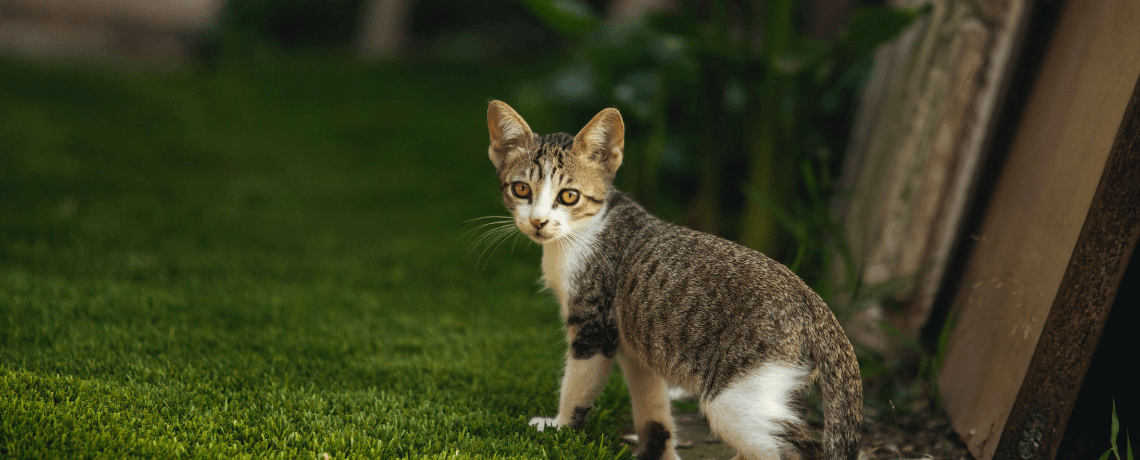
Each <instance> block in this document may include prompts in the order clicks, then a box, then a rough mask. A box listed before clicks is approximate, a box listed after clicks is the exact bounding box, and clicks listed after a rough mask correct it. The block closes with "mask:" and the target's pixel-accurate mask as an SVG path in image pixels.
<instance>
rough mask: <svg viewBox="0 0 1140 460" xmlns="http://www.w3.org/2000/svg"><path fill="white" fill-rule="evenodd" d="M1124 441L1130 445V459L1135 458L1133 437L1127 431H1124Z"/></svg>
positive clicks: (1126, 444)
mask: <svg viewBox="0 0 1140 460" xmlns="http://www.w3.org/2000/svg"><path fill="white" fill-rule="evenodd" d="M1124 442H1125V444H1124V445H1125V446H1127V447H1128V452H1127V454H1128V455H1127V457H1128V460H1133V458H1132V437H1131V436H1129V435H1128V432H1127V431H1125V432H1124Z"/></svg>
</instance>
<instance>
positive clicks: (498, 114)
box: [487, 101, 534, 170]
mask: <svg viewBox="0 0 1140 460" xmlns="http://www.w3.org/2000/svg"><path fill="white" fill-rule="evenodd" d="M487 130H488V131H490V132H491V148H489V149H488V152H487V153H488V154H489V155H490V156H491V162H492V163H494V164H495V170H501V169H503V164H504V163H506V162H507V159H509V158H510V157H511V156H512V155H516V154H518V153H520V152H521V151H523V150H525V149H526V148H527V147H529V146H530V144H531V143H533V142H534V134H533V133H532V132H531V131H530V126H527V124H526V121H524V120H523V119H522V117H521V116H519V114H518V112H515V109H512V108H511V106H509V105H507V104H506V103H505V102H502V101H491V104H490V107H487Z"/></svg>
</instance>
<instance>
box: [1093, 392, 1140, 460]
mask: <svg viewBox="0 0 1140 460" xmlns="http://www.w3.org/2000/svg"><path fill="white" fill-rule="evenodd" d="M1119 434H1120V420H1118V419H1117V418H1116V400H1115V399H1114V400H1112V436H1111V437H1109V438H1108V441H1109V442H1111V443H1112V448H1111V449H1108V450H1106V451H1105V452H1104V455H1101V456H1100V460H1108V456H1109V454H1112V455H1114V456H1116V460H1122V459H1121V458H1120V450H1119V449H1117V448H1116V437H1117V435H1119ZM1124 439H1125V443H1126V445H1127V446H1128V451H1127V455H1125V458H1127V459H1128V460H1133V458H1132V438H1131V437H1129V436H1128V433H1127V432H1126V433H1124Z"/></svg>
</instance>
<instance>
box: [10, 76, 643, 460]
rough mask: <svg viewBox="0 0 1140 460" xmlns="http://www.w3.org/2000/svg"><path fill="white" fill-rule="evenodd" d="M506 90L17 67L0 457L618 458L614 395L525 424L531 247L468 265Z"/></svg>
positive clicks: (543, 310)
mask: <svg viewBox="0 0 1140 460" xmlns="http://www.w3.org/2000/svg"><path fill="white" fill-rule="evenodd" d="M516 71H517V69H509V68H502V69H500V70H497V71H486V70H483V69H480V68H467V67H461V66H454V65H418V66H413V67H410V68H400V67H365V66H359V65H354V64H345V63H338V62H311V61H305V62H298V63H288V64H282V65H280V66H273V67H271V68H262V69H260V70H242V69H221V70H213V71H209V72H205V71H192V70H184V71H178V72H173V73H165V74H118V73H110V72H91V71H80V70H74V69H70V70H69V69H59V68H48V67H44V66H42V65H37V64H28V63H21V62H14V61H0V82H3V84H0V457H5V458H60V457H116V458H118V457H123V456H148V457H159V458H166V457H172V456H175V455H187V456H192V457H211V458H216V457H221V456H224V457H236V458H244V457H258V458H260V457H285V458H316V457H317V456H318V455H320V454H322V453H326V452H327V453H329V454H330V455H332V456H333V457H334V458H340V457H345V456H363V457H383V458H395V457H413V458H420V457H433V456H437V457H440V458H443V457H446V458H451V457H454V456H458V457H460V458H462V457H522V458H542V457H552V458H615V457H620V456H626V457H628V456H629V454H628V453H626V452H624V451H623V450H622V448H621V446H620V444H619V442H618V440H617V435H618V430H619V429H620V427H621V426H622V425H623V424H624V423H627V420H626V417H627V415H626V414H627V411H628V402H627V400H626V396H624V394H623V389H622V387H621V384H620V381H619V380H618V379H615V380H614V381H612V382H611V385H610V387H609V388H608V389H607V392H606V394H605V395H604V396H603V401H602V402H601V403H600V404H599V407H600V409H599V410H597V411H595V414H594V415H592V416H591V417H590V419H589V421H588V423H587V427H586V429H585V430H580V431H562V432H557V433H536V432H534V431H533V429H531V428H530V427H528V426H527V425H526V420H527V418H529V416H531V415H538V414H544V415H550V414H551V412H552V411H554V409H555V407H556V404H557V378H558V374H559V367H560V364H561V356H562V353H563V351H564V345H563V344H562V333H561V331H560V323H559V320H558V317H557V308H556V306H555V304H554V302H553V300H552V299H551V298H550V297H549V295H546V294H538V293H537V290H538V286H537V285H536V284H535V279H536V278H537V277H538V264H537V263H536V262H537V255H538V251H537V249H536V248H533V247H530V246H525V245H520V246H519V247H518V248H515V251H514V252H513V254H512V252H511V251H510V248H509V247H506V246H503V247H500V249H499V250H498V251H497V252H495V253H494V254H493V255H491V256H489V257H484V258H483V260H482V261H481V262H478V263H477V257H475V255H477V254H479V253H480V251H481V250H482V249H479V250H477V251H473V252H472V255H469V256H467V257H464V254H465V253H467V251H468V249H469V244H471V239H470V238H464V239H461V238H460V236H461V235H462V234H463V232H464V231H465V230H466V229H468V228H470V224H466V223H465V222H466V221H467V220H468V219H471V218H474V217H479V216H487V215H495V214H503V211H502V208H501V205H500V204H499V203H498V202H497V196H498V190H497V188H496V186H495V179H494V178H493V172H492V168H491V166H490V163H489V162H488V160H487V157H486V142H487V135H486V131H485V125H484V123H485V110H486V102H487V101H488V100H489V99H490V98H492V97H504V96H503V94H504V93H507V92H508V91H509V86H508V82H509V81H511V78H512V77H513V76H514V74H513V73H512V72H516ZM532 123H533V121H532ZM540 124H541V120H539V125H536V126H535V128H536V129H538V130H544V131H545V130H546V129H547V128H548V127H545V126H541V125H540ZM528 244H529V243H528ZM520 248H525V249H520Z"/></svg>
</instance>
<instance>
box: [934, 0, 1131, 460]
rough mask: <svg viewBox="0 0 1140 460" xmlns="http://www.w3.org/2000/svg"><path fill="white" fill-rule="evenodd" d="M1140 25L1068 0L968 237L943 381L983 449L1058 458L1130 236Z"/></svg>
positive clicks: (1111, 4) (1098, 4) (1089, 1)
mask: <svg viewBox="0 0 1140 460" xmlns="http://www.w3.org/2000/svg"><path fill="white" fill-rule="evenodd" d="M1137 24H1140V2H1137V1H1135V0H1081V1H1069V2H1067V3H1066V4H1065V6H1064V8H1063V10H1062V13H1061V17H1060V19H1059V22H1058V24H1057V30H1056V32H1055V34H1054V36H1053V38H1052V40H1051V41H1050V43H1049V49H1048V50H1047V52H1046V55H1045V60H1044V62H1043V63H1042V66H1041V69H1040V72H1039V74H1038V77H1037V78H1036V81H1035V82H1033V89H1032V90H1031V93H1030V97H1029V100H1028V102H1027V104H1026V106H1025V108H1024V110H1023V112H1022V115H1021V120H1020V122H1019V124H1018V127H1017V132H1016V133H1015V135H1014V140H1013V144H1012V146H1011V147H1010V151H1009V154H1008V158H1007V159H1006V162H1005V164H1004V165H1003V166H1002V169H1001V172H1000V174H999V176H998V179H997V183H996V184H995V187H994V191H993V194H992V197H991V199H990V202H989V204H988V206H987V208H986V210H985V214H984V217H983V220H982V223H981V228H980V230H979V232H978V234H977V235H975V236H974V239H975V240H976V243H975V245H974V247H973V249H972V252H971V254H970V256H969V261H968V263H967V265H966V269H965V273H964V275H963V277H962V283H961V284H960V286H958V291H957V294H956V296H955V300H954V303H953V306H952V308H951V312H952V315H954V316H953V320H954V321H955V324H954V327H953V331H952V333H951V336H950V337H951V338H950V342H949V345H948V348H947V351H946V356H945V360H944V362H943V366H942V370H941V373H940V378H939V383H940V385H939V387H940V390H941V395H942V397H943V402H944V405H945V408H946V410H947V412H948V413H949V414H950V416H951V418H952V420H953V425H954V429H955V430H956V431H957V432H958V433H959V435H961V437H962V439H963V440H964V441H965V442H966V444H967V445H968V447H969V449H970V451H971V452H972V453H973V455H974V456H975V457H977V458H979V459H983V460H987V459H990V458H995V457H996V458H1015V457H1016V458H1024V459H1032V458H1042V459H1049V458H1052V457H1053V455H1054V454H1055V450H1056V447H1057V443H1058V442H1059V441H1060V437H1061V434H1062V433H1063V432H1064V428H1065V423H1066V422H1067V418H1068V415H1069V411H1070V410H1071V409H1072V404H1073V402H1074V401H1075V399H1076V396H1077V392H1078V391H1079V389H1080V384H1081V381H1082V379H1083V376H1084V372H1085V369H1086V368H1087V366H1088V362H1089V359H1091V357H1092V354H1093V351H1094V350H1095V348H1096V342H1097V339H1098V338H1099V336H1100V331H1101V329H1102V327H1103V324H1104V321H1105V318H1107V315H1108V310H1109V308H1110V307H1111V304H1112V300H1113V297H1114V295H1115V292H1116V289H1117V287H1118V286H1119V282H1120V277H1121V276H1122V275H1123V273H1124V270H1125V268H1126V265H1127V263H1128V260H1129V257H1130V256H1131V254H1132V251H1133V248H1134V247H1135V243H1136V239H1137V234H1138V231H1140V98H1138V97H1137V93H1135V91H1136V90H1137V83H1138V77H1140V27H1137V26H1136V25H1137ZM1126 109H1127V112H1126ZM1106 428H1107V427H1106ZM1106 433H1107V431H1106Z"/></svg>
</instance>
